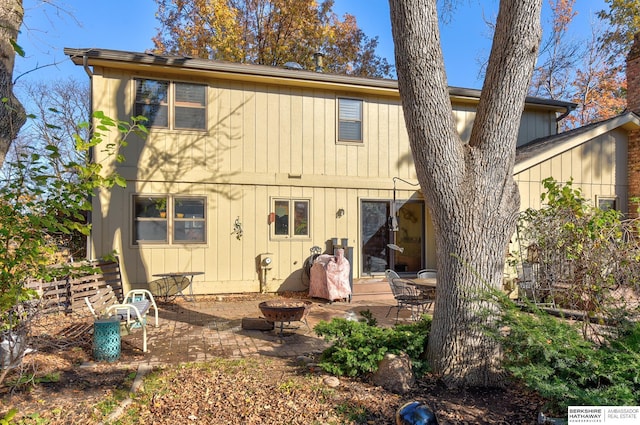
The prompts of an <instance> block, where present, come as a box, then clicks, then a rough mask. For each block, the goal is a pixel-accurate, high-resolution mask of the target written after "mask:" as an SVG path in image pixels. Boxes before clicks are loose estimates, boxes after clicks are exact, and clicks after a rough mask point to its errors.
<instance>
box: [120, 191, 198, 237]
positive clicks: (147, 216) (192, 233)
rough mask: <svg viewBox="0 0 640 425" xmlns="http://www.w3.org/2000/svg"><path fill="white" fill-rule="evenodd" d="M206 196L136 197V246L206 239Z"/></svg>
mask: <svg viewBox="0 0 640 425" xmlns="http://www.w3.org/2000/svg"><path fill="white" fill-rule="evenodd" d="M205 205H206V203H205V198H204V197H198V196H189V197H186V196H185V197H182V196H169V195H163V196H155V195H154V196H142V195H138V196H134V197H133V235H132V242H133V244H134V245H140V244H192V243H205V242H206V238H205V235H206V217H205Z"/></svg>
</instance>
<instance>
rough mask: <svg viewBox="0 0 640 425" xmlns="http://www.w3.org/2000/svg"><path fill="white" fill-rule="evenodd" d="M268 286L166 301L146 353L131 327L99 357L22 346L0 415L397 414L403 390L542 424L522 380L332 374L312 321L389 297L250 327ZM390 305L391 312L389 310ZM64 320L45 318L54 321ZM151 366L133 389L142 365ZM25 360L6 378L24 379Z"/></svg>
mask: <svg viewBox="0 0 640 425" xmlns="http://www.w3.org/2000/svg"><path fill="white" fill-rule="evenodd" d="M261 300H262V298H260V297H256V298H238V299H223V300H206V302H202V303H196V304H197V305H193V304H190V303H179V302H178V303H171V304H167V305H162V306H161V323H162V325H161V326H160V328H158V329H155V328H151V329H150V353H146V354H145V353H142V352H141V351H140V350H139V348H138V347H139V345H140V335H136V333H134V334H132V335H129V336H126V337H124V338H123V344H122V352H121V358H120V360H119V361H117V362H114V363H106V362H100V363H95V362H93V361H92V353H91V341H90V340H89V339H87V338H84V339H79V340H78V341H76V343H74V344H66V346H65V347H63V348H56V346H55V344H50V346H49V347H48V348H46V347H45V346H44V345H43V346H42V348H41V349H39V350H38V351H37V352H36V353H33V354H29V355H27V356H26V357H25V361H24V364H23V371H22V376H23V378H24V377H26V378H30V379H31V382H27V383H24V384H20V385H14V386H5V387H4V388H2V389H1V392H0V396H1V397H2V399H1V400H2V402H1V404H0V417H2V414H4V413H6V412H7V411H8V410H9V409H10V408H15V409H17V410H18V414H17V418H16V419H17V423H21V424H94V423H95V424H98V423H121V424H134V423H141V424H393V423H394V415H395V412H396V410H397V409H398V408H399V407H400V406H402V405H403V404H404V403H406V402H407V401H411V400H421V401H424V402H425V403H427V404H428V405H430V406H432V407H433V409H434V410H435V411H436V413H437V415H438V419H439V421H440V423H441V424H534V423H536V418H537V414H538V412H539V411H540V409H541V407H542V405H543V404H544V402H543V400H541V399H540V398H539V397H537V396H536V395H535V394H532V393H530V392H528V391H526V390H524V389H522V388H521V387H519V386H517V385H510V386H508V387H507V388H505V389H501V390H490V391H487V390H465V391H451V390H448V389H446V388H444V387H443V386H442V385H441V384H440V383H439V382H438V381H437V380H435V379H433V378H432V377H430V376H426V377H424V378H423V379H420V380H419V381H418V382H417V384H416V386H415V388H414V389H413V391H412V392H411V393H410V394H406V395H402V396H400V395H397V394H393V393H390V392H387V391H385V390H384V389H382V388H380V387H376V386H374V385H371V384H370V383H369V380H368V379H367V378H365V379H348V378H340V380H339V385H338V386H337V387H335V388H333V387H331V386H329V385H327V383H326V382H325V378H326V375H325V374H324V373H322V371H320V370H319V369H318V368H317V367H314V366H313V363H311V365H309V364H308V362H302V361H300V360H299V358H300V356H302V355H305V356H306V357H310V358H314V357H317V356H318V354H319V352H320V351H321V350H322V347H323V346H324V342H323V341H321V340H319V339H318V338H317V337H315V336H314V334H313V332H312V331H311V330H310V329H309V328H312V327H313V324H314V323H317V321H318V320H330V318H331V317H335V316H344V315H345V314H351V313H353V312H357V311H358V310H365V309H367V310H370V311H372V312H373V313H374V315H375V316H376V317H379V318H380V319H381V320H382V321H384V319H385V314H386V312H387V311H388V304H386V305H385V304H384V303H383V304H381V305H354V304H348V303H334V304H333V305H328V304H324V303H318V302H316V301H315V300H314V305H313V307H312V309H311V311H310V314H309V318H308V319H309V328H307V327H305V326H301V327H300V328H298V329H292V330H289V331H288V332H287V333H286V334H285V335H284V336H282V337H280V336H278V335H275V334H274V332H273V331H267V332H261V331H244V330H242V329H241V327H240V326H239V324H240V322H239V320H241V318H242V317H247V316H248V317H258V316H259V311H258V310H257V304H258V302H259V301H261ZM392 316H393V315H392ZM63 324H64V323H63V322H62V321H60V320H57V321H54V323H51V324H49V325H48V326H46V327H44V328H42V329H48V331H49V332H50V333H52V334H54V333H55V328H56V326H58V327H60V326H62V325H63ZM140 370H151V372H150V373H149V374H147V375H146V376H145V378H144V381H138V380H136V384H137V383H138V382H143V386H142V388H141V389H140V390H139V391H137V392H136V393H135V394H134V393H132V392H131V389H132V384H133V383H134V379H135V377H136V374H138V373H139V371H140ZM17 372H18V371H15V372H13V373H12V376H10V377H9V380H11V379H13V381H14V384H16V379H17Z"/></svg>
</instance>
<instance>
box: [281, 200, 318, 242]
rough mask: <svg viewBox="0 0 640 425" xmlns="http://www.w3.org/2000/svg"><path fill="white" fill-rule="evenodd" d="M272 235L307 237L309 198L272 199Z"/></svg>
mask: <svg viewBox="0 0 640 425" xmlns="http://www.w3.org/2000/svg"><path fill="white" fill-rule="evenodd" d="M273 211H274V213H275V217H274V220H275V222H274V223H273V236H274V237H276V238H279V237H282V238H287V237H288V238H308V237H309V235H310V234H309V200H307V199H274V200H273Z"/></svg>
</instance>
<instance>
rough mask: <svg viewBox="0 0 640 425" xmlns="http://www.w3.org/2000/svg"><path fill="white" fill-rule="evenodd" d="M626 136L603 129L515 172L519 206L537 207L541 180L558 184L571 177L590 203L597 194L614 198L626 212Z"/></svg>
mask: <svg viewBox="0 0 640 425" xmlns="http://www.w3.org/2000/svg"><path fill="white" fill-rule="evenodd" d="M626 163H627V136H626V132H625V131H623V130H615V131H611V132H607V133H605V134H603V135H601V136H598V137H596V138H593V139H591V140H589V141H588V142H586V143H583V144H581V145H578V146H576V147H574V148H573V149H570V150H568V151H566V152H564V153H562V154H560V155H557V156H554V157H552V158H550V159H547V160H546V161H543V162H541V163H539V164H537V165H535V166H533V167H531V168H529V169H526V170H524V171H522V172H520V173H518V174H516V175H515V176H514V177H515V180H516V181H517V183H518V187H519V188H520V197H521V198H520V209H521V210H526V209H527V208H540V207H541V201H540V195H541V194H542V193H543V191H544V188H543V186H542V180H544V179H546V178H547V177H553V178H554V179H555V180H556V181H558V182H560V183H565V182H567V181H569V180H570V179H572V178H573V186H574V187H575V188H580V190H581V191H582V194H583V196H584V197H585V198H586V199H588V200H590V201H591V202H592V204H593V205H595V203H596V201H597V197H599V196H603V197H617V206H618V209H619V210H620V211H622V212H623V213H626V212H627V205H628V202H627V201H628V199H627V186H628V184H627V167H626Z"/></svg>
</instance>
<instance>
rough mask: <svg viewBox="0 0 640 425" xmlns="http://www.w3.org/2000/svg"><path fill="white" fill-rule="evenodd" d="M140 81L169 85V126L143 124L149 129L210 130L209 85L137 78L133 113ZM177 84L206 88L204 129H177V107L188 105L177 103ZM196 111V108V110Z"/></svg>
mask: <svg viewBox="0 0 640 425" xmlns="http://www.w3.org/2000/svg"><path fill="white" fill-rule="evenodd" d="M140 80H150V81H159V82H166V83H168V84H169V87H168V88H167V102H166V105H167V121H168V123H167V126H154V125H152V124H151V123H143V124H144V125H146V126H147V127H148V128H149V129H153V130H171V131H195V132H206V131H208V129H209V102H208V99H209V85H208V84H202V83H197V82H193V81H180V80H171V79H163V78H154V77H138V76H137V77H135V78H134V79H133V111H135V110H136V104H137V93H138V90H137V87H138V81H140ZM176 84H193V85H196V86H202V87H204V128H189V127H176V123H175V116H176V112H175V109H176V106H182V107H185V106H186V105H179V104H178V103H177V102H176V91H175V90H176ZM194 109H195V108H194Z"/></svg>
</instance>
